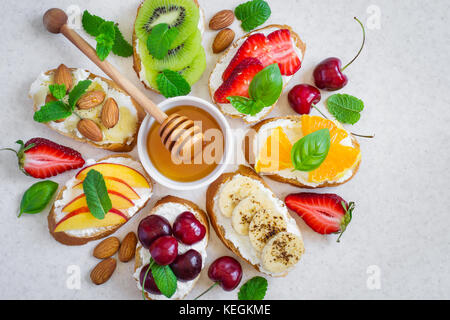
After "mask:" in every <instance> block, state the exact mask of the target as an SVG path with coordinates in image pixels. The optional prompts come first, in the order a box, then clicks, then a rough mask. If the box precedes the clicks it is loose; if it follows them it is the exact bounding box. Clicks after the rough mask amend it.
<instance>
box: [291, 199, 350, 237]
mask: <svg viewBox="0 0 450 320" xmlns="http://www.w3.org/2000/svg"><path fill="white" fill-rule="evenodd" d="M284 202H285V203H286V206H287V207H288V208H289V209H291V210H293V211H294V212H295V213H297V214H298V215H299V216H300V217H301V218H302V219H303V220H304V221H305V223H306V224H307V225H308V226H310V227H311V228H312V229H313V230H314V231H316V232H318V233H320V234H330V233H337V234H339V237H338V239H337V242H339V241H340V239H341V236H342V234H343V233H344V231H345V230H346V229H347V226H348V224H349V223H350V221H351V220H352V214H353V209H354V208H355V203H354V202H350V203H349V204H347V202H346V201H345V200H344V199H342V198H341V197H340V196H338V195H336V194H332V193H310V192H301V193H294V194H290V195H288V196H287V197H286V198H285V199H284Z"/></svg>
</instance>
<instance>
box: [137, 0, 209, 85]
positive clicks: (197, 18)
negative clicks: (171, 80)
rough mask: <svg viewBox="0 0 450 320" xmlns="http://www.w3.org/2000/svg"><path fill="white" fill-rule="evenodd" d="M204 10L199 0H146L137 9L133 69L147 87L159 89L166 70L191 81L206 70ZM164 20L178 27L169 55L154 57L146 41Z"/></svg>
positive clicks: (198, 77) (169, 24)
mask: <svg viewBox="0 0 450 320" xmlns="http://www.w3.org/2000/svg"><path fill="white" fill-rule="evenodd" d="M203 20H204V19H203V13H202V11H201V9H200V7H199V5H198V2H197V1H196V0H145V1H143V2H142V3H141V5H140V6H139V8H138V11H137V16H136V21H135V24H134V32H133V60H134V66H133V68H134V70H135V71H136V73H137V75H138V77H139V79H140V80H141V82H142V83H143V84H144V85H145V87H146V88H148V89H151V90H153V91H156V92H159V91H160V90H159V89H158V82H157V78H158V75H159V74H160V73H162V72H163V71H164V70H171V71H174V72H177V73H179V74H180V75H182V76H183V78H184V79H185V80H186V81H187V82H188V83H189V84H190V85H193V84H194V83H196V82H197V81H198V80H199V79H200V77H201V76H202V74H203V72H204V71H205V69H206V55H205V50H204V48H203V46H202V43H201V42H202V32H203V29H204V21H203ZM161 23H165V24H167V25H168V27H169V29H170V28H177V31H178V32H177V35H176V37H175V39H173V41H172V43H171V45H170V48H169V51H168V53H167V55H165V56H164V57H163V58H156V57H154V56H152V54H151V53H150V51H149V49H148V47H147V40H148V37H149V35H150V34H151V32H152V30H153V29H154V28H155V27H156V26H157V25H159V24H161Z"/></svg>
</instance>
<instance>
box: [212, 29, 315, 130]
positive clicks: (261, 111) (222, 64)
mask: <svg viewBox="0 0 450 320" xmlns="http://www.w3.org/2000/svg"><path fill="white" fill-rule="evenodd" d="M305 49H306V46H305V43H304V42H302V41H301V39H300V37H299V36H298V35H297V34H296V33H295V32H294V31H293V30H292V28H290V27H289V26H286V25H269V26H267V27H265V28H262V29H258V30H255V31H253V32H251V33H249V34H247V35H245V36H243V37H242V38H240V39H238V40H237V41H236V42H235V43H234V44H233V45H232V46H231V47H230V49H228V50H227V51H226V52H225V54H224V55H223V56H222V57H221V58H220V59H219V61H218V62H217V64H216V66H215V68H214V70H213V72H212V73H211V77H210V79H209V90H210V94H211V98H212V99H213V101H214V103H215V104H216V105H217V106H218V107H219V108H220V110H221V111H222V113H224V114H225V115H227V116H229V117H232V118H242V119H243V120H244V121H245V122H247V123H254V122H258V121H260V120H261V119H263V118H264V117H265V116H266V115H268V114H269V113H270V111H271V110H272V109H273V107H274V105H275V103H276V100H275V101H274V103H272V104H271V105H267V103H266V104H261V103H260V101H258V103H257V104H256V105H257V106H259V107H255V108H247V109H252V112H250V111H248V112H247V111H244V109H245V108H239V107H236V104H235V103H231V102H230V99H229V97H236V96H237V97H242V98H243V99H242V100H243V101H244V102H245V104H246V106H248V103H249V102H251V101H252V100H253V102H255V103H256V102H257V101H254V100H256V99H255V97H252V92H251V90H250V86H251V83H252V80H253V79H254V78H255V77H256V75H257V74H258V73H260V72H261V71H262V70H263V69H265V68H267V67H268V66H270V65H274V64H276V65H278V68H279V73H280V74H281V78H282V89H284V88H285V86H286V85H287V83H288V82H289V80H290V79H291V78H292V77H293V76H294V74H295V73H297V72H298V71H299V70H300V68H301V65H302V60H303V56H304V53H305ZM280 94H281V93H280ZM278 97H279V96H278ZM241 102H242V101H241ZM272 102H273V101H272Z"/></svg>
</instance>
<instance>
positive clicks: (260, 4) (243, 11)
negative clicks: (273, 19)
mask: <svg viewBox="0 0 450 320" xmlns="http://www.w3.org/2000/svg"><path fill="white" fill-rule="evenodd" d="M234 14H235V16H236V18H237V19H238V20H240V21H241V22H242V24H241V27H242V29H244V30H245V31H247V32H249V31H251V30H253V29H255V28H256V27H258V26H260V25H262V24H263V23H264V22H266V21H267V19H269V17H270V15H271V14H272V11H271V10H270V7H269V5H268V4H267V2H266V1H263V0H252V1H248V2H245V3H243V4H241V5H239V6H237V7H236V9H235V10H234Z"/></svg>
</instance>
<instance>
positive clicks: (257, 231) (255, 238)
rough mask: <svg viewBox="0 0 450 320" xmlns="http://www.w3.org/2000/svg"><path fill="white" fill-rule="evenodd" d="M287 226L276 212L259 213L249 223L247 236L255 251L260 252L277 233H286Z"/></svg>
mask: <svg viewBox="0 0 450 320" xmlns="http://www.w3.org/2000/svg"><path fill="white" fill-rule="evenodd" d="M286 228H287V224H286V221H285V220H284V219H283V216H282V215H281V214H279V213H278V212H275V211H274V212H272V211H260V212H258V213H256V214H255V215H254V216H253V219H252V221H251V222H250V226H249V231H248V236H249V238H250V243H251V244H252V246H253V248H255V250H256V251H258V252H261V251H262V249H263V248H264V246H265V245H266V243H267V242H268V241H269V240H270V239H271V238H272V237H273V236H274V235H276V234H277V233H279V232H282V231H286Z"/></svg>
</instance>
